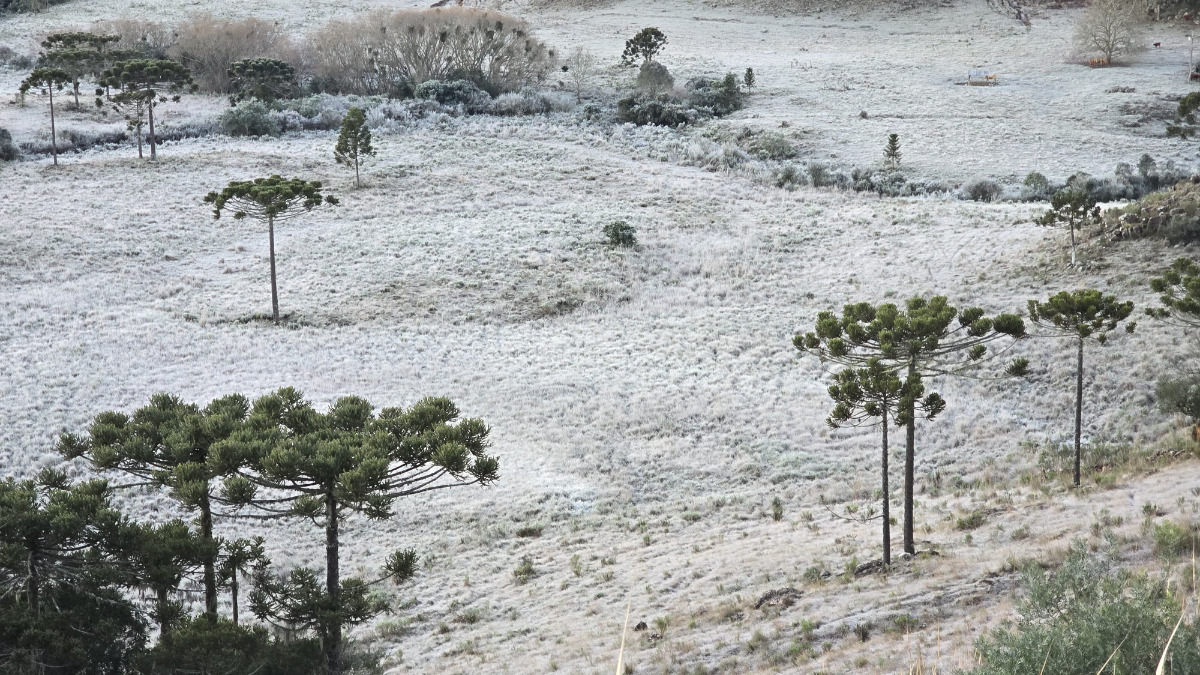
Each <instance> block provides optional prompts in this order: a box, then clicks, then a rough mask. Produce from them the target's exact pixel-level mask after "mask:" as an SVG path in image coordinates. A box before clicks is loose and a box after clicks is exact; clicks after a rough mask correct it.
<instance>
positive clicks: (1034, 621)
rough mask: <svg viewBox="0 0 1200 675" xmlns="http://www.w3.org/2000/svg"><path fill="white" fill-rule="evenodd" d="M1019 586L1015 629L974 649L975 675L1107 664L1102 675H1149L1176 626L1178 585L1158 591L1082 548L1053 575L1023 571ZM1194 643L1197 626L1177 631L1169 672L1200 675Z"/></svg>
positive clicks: (1058, 673)
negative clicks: (976, 652) (977, 661)
mask: <svg viewBox="0 0 1200 675" xmlns="http://www.w3.org/2000/svg"><path fill="white" fill-rule="evenodd" d="M1021 586H1022V587H1023V589H1024V591H1025V592H1024V596H1023V597H1022V598H1021V600H1020V601H1019V602H1018V605H1017V612H1018V618H1017V620H1016V622H1015V625H1013V626H1011V627H1003V626H1002V627H1000V628H998V629H996V630H995V631H994V632H992V633H991V634H990V635H989V636H988V637H986V638H983V639H981V640H980V641H979V643H978V645H977V648H978V650H979V655H980V657H981V658H982V662H983V663H982V665H981V666H979V667H978V668H976V669H975V670H973V671H971V673H973V674H974V675H1001V674H1005V675H1007V674H1011V673H1035V672H1039V670H1040V671H1043V672H1046V673H1055V675H1095V673H1096V671H1097V669H1099V668H1100V667H1101V665H1102V664H1104V663H1105V662H1106V661H1108V666H1106V667H1105V670H1106V671H1107V670H1108V668H1111V669H1112V671H1113V672H1120V673H1152V672H1154V670H1155V666H1156V665H1157V663H1158V660H1159V657H1160V656H1161V655H1162V652H1163V648H1164V647H1165V646H1166V644H1167V639H1168V637H1169V636H1170V634H1171V631H1172V629H1173V628H1174V627H1175V624H1176V621H1177V620H1178V619H1179V607H1180V598H1179V597H1178V596H1176V595H1175V592H1174V591H1175V589H1176V588H1177V585H1176V584H1171V585H1168V586H1166V587H1164V585H1163V583H1162V580H1160V579H1154V578H1151V577H1150V576H1148V575H1144V574H1134V573H1131V572H1129V571H1128V570H1125V569H1121V568H1120V567H1118V566H1117V565H1116V564H1115V562H1114V561H1113V560H1111V559H1110V558H1108V557H1107V556H1105V555H1103V554H1096V555H1092V554H1090V553H1089V552H1088V549H1087V545H1086V543H1084V542H1082V541H1076V542H1073V543H1072V545H1071V548H1070V550H1069V551H1068V553H1067V557H1066V560H1065V561H1064V562H1063V564H1062V566H1060V567H1059V568H1058V569H1057V570H1055V571H1052V572H1046V571H1044V570H1042V569H1041V568H1039V567H1037V566H1030V567H1029V568H1026V569H1025V570H1024V571H1023V573H1022V575H1021ZM1168 589H1169V590H1168ZM1198 638H1200V626H1198V625H1197V623H1196V622H1195V620H1189V621H1185V622H1184V623H1183V624H1182V625H1181V626H1180V627H1179V632H1178V633H1177V634H1176V635H1175V638H1174V640H1172V641H1171V651H1170V663H1171V665H1172V669H1171V672H1176V673H1192V672H1200V649H1198V648H1200V642H1198ZM1110 656H1111V660H1109V657H1110ZM1043 663H1044V664H1045V666H1044V667H1043V665H1042V664H1043Z"/></svg>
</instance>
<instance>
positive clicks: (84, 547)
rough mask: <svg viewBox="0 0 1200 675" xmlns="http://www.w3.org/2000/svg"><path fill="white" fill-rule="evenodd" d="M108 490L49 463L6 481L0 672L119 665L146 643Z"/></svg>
mask: <svg viewBox="0 0 1200 675" xmlns="http://www.w3.org/2000/svg"><path fill="white" fill-rule="evenodd" d="M110 495H111V491H110V489H109V486H108V484H107V483H106V482H105V481H102V480H93V481H88V482H84V483H79V484H75V485H72V484H70V483H69V482H68V481H67V479H66V477H65V475H64V474H63V473H61V472H58V471H54V470H49V469H47V470H43V471H42V472H41V473H40V474H39V475H38V477H37V478H36V480H23V481H17V480H14V479H12V478H8V479H6V480H4V481H3V482H0V672H73V673H101V672H105V673H107V672H121V671H122V667H123V665H124V664H125V663H126V662H127V660H128V657H129V655H130V654H131V653H133V652H135V651H137V650H138V649H140V648H141V646H142V645H143V644H144V642H145V638H146V633H145V624H144V622H143V621H142V620H141V617H140V615H139V613H138V612H137V611H136V609H135V608H134V607H133V606H132V605H131V604H130V603H129V602H128V600H126V599H125V597H124V595H123V593H122V592H121V588H122V586H124V585H126V584H127V583H128V582H129V580H130V577H129V570H128V569H127V568H126V567H125V566H124V565H123V564H122V561H123V560H124V559H125V558H126V555H125V554H126V553H127V551H128V550H129V549H128V541H129V534H130V531H131V528H130V527H129V525H128V523H127V522H126V521H125V520H124V519H123V518H122V517H121V514H120V513H119V512H118V511H117V510H116V509H115V508H113V506H112V505H111V503H110Z"/></svg>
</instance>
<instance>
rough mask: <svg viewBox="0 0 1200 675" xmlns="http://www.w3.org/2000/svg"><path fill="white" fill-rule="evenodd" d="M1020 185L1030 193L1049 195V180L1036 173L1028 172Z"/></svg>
mask: <svg viewBox="0 0 1200 675" xmlns="http://www.w3.org/2000/svg"><path fill="white" fill-rule="evenodd" d="M1022 184H1023V185H1024V186H1025V187H1027V188H1029V190H1030V192H1033V193H1034V194H1037V195H1049V194H1050V180H1049V179H1048V178H1046V177H1045V176H1043V175H1042V174H1040V173H1038V172H1037V171H1030V172H1029V173H1028V174H1027V175H1026V176H1025V181H1024V183H1022Z"/></svg>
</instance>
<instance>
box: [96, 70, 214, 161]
mask: <svg viewBox="0 0 1200 675" xmlns="http://www.w3.org/2000/svg"><path fill="white" fill-rule="evenodd" d="M100 86H102V87H111V88H113V89H118V90H120V93H118V94H116V95H115V96H113V97H112V103H113V105H114V106H115V107H116V108H117V109H118V110H120V111H121V112H122V113H124V115H125V119H126V120H127V121H128V123H129V127H130V129H131V130H136V131H137V134H138V157H139V158H140V157H141V156H142V118H143V117H145V118H146V120H147V121H148V123H149V132H150V133H149V136H148V138H149V140H150V159H155V158H156V157H157V156H158V155H157V151H156V147H157V143H156V142H155V138H154V108H155V106H157V105H158V104H159V103H166V102H167V97H166V96H164V95H163V94H162V93H161V92H172V93H173V94H174V95H173V96H172V99H171V100H173V101H175V102H178V101H179V95H178V92H181V91H195V90H196V84H195V83H194V82H192V75H191V73H190V72H188V69H187V68H185V67H184V66H183V65H182V64H180V63H177V62H175V61H169V60H166V59H134V60H131V61H121V62H119V63H117V64H116V65H114V66H113V67H112V68H109V69H108V70H106V71H104V73H102V74H101V75H100Z"/></svg>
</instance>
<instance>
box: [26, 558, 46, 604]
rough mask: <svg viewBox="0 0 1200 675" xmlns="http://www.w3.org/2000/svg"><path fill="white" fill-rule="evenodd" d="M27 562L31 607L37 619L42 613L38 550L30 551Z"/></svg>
mask: <svg viewBox="0 0 1200 675" xmlns="http://www.w3.org/2000/svg"><path fill="white" fill-rule="evenodd" d="M26 564H27V565H28V566H29V568H28V572H29V578H28V580H27V581H26V583H27V584H28V588H29V609H30V610H32V611H33V617H34V618H35V619H36V618H39V617H41V615H42V603H41V591H42V589H41V578H40V575H39V573H38V565H37V552H36V551H30V552H29V558H28V560H27V563H26Z"/></svg>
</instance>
